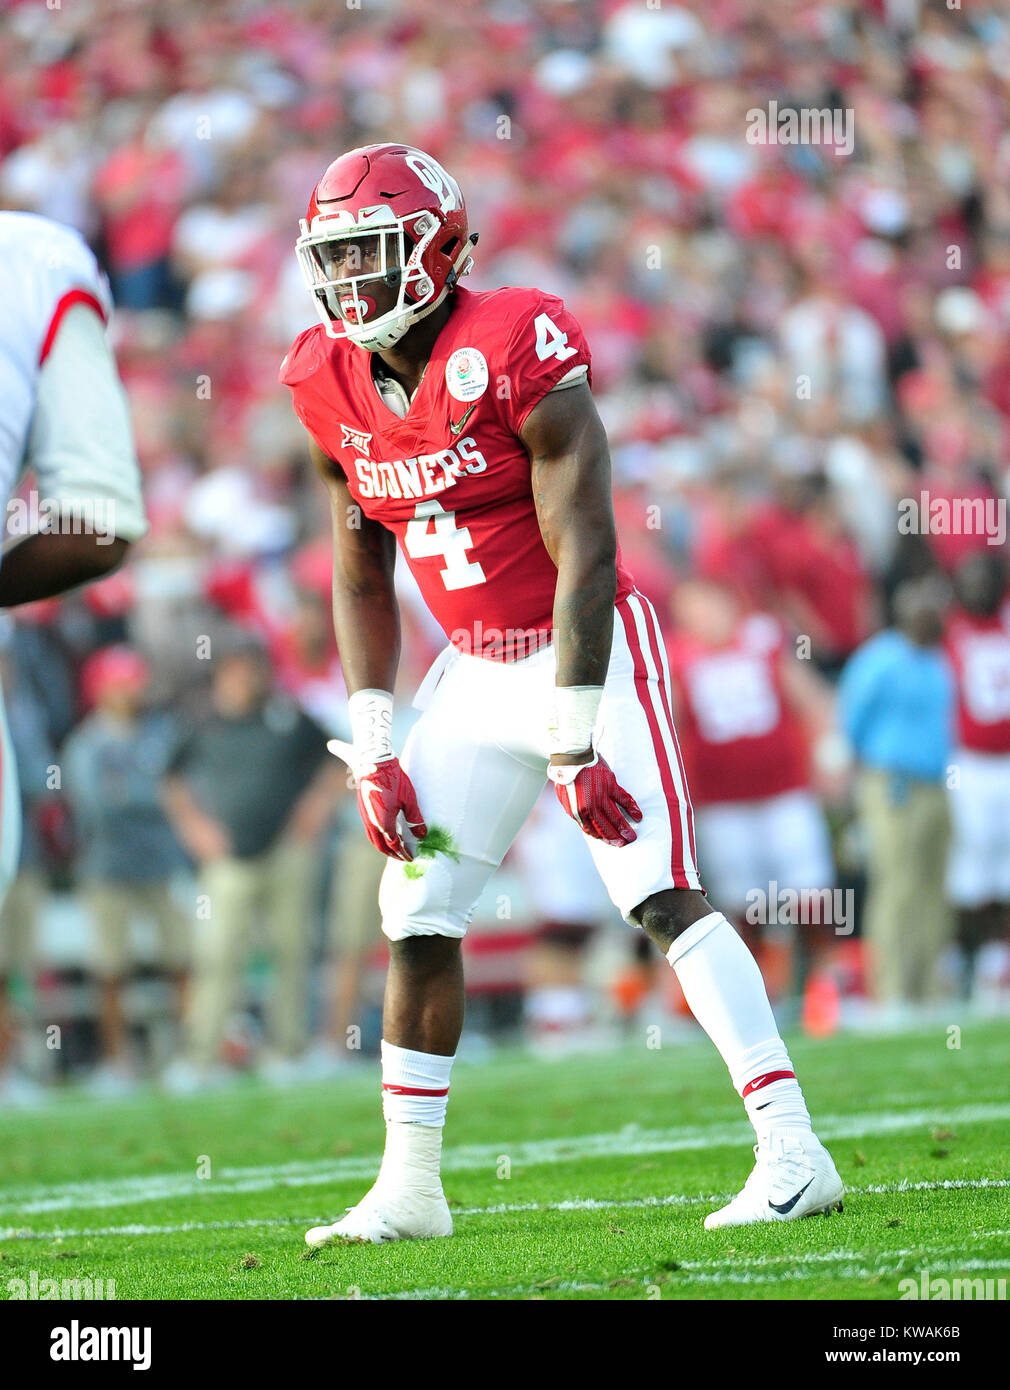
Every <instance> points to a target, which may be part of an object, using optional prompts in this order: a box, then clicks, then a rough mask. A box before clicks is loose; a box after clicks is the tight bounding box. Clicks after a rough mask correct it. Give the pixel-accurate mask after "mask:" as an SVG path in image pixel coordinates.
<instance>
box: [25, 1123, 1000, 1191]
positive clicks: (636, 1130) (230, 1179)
mask: <svg viewBox="0 0 1010 1390" xmlns="http://www.w3.org/2000/svg"><path fill="white" fill-rule="evenodd" d="M1008 1119H1010V1104H1007V1103H1005V1102H988V1103H984V1104H975V1105H962V1106H958V1107H955V1108H944V1107H943V1106H936V1107H934V1108H930V1109H916V1110H894V1111H872V1110H871V1111H867V1112H864V1113H860V1114H854V1115H826V1116H822V1117H821V1119H820V1121H819V1123H818V1133H819V1134H820V1135H821V1136H822V1137H823V1138H824V1139H829V1140H831V1139H854V1138H858V1137H860V1136H862V1135H876V1134H892V1133H898V1132H901V1131H903V1130H914V1129H920V1128H923V1127H926V1126H930V1125H944V1126H949V1125H959V1124H960V1125H967V1124H980V1123H985V1122H987V1121H997V1120H1008ZM753 1137H754V1136H753V1132H752V1130H751V1128H750V1126H749V1125H748V1124H747V1123H746V1121H743V1120H741V1121H739V1122H737V1123H734V1124H716V1125H691V1126H686V1125H673V1126H670V1127H669V1128H666V1129H642V1128H640V1127H639V1126H637V1125H628V1126H626V1127H625V1128H624V1129H620V1130H613V1131H610V1132H608V1133H604V1134H587V1135H573V1136H571V1137H564V1138H557V1139H534V1140H527V1141H520V1142H512V1141H510V1140H507V1139H502V1141H501V1142H500V1143H497V1144H464V1145H457V1146H454V1147H452V1148H448V1149H446V1150H445V1151H444V1152H443V1155H442V1171H443V1172H447V1173H451V1172H472V1171H480V1170H481V1169H484V1170H487V1171H494V1170H495V1168H496V1167H497V1165H498V1163H499V1162H500V1160H501V1158H502V1157H503V1156H507V1157H508V1159H509V1161H510V1163H511V1165H512V1169H513V1171H514V1170H515V1169H516V1168H521V1167H539V1166H552V1165H556V1164H562V1163H575V1162H580V1161H583V1160H586V1159H593V1158H611V1157H619V1158H625V1157H639V1156H644V1155H647V1154H655V1153H678V1152H685V1151H690V1150H698V1149H708V1148H713V1147H730V1146H733V1145H737V1144H747V1143H752V1142H753ZM378 1165H379V1155H378V1154H373V1155H369V1156H367V1157H360V1158H359V1157H352V1156H350V1155H348V1156H347V1157H346V1158H333V1159H322V1160H318V1161H316V1162H305V1163H285V1164H269V1165H266V1166H261V1167H248V1168H221V1169H220V1170H219V1171H218V1172H217V1173H216V1174H215V1175H214V1176H213V1177H212V1178H208V1179H202V1178H198V1177H197V1176H196V1174H195V1173H164V1174H158V1175H153V1176H137V1177H127V1178H112V1179H99V1178H96V1179H91V1180H88V1181H85V1182H70V1183H57V1184H52V1185H45V1186H43V1185H37V1186H31V1187H23V1188H20V1189H13V1188H12V1189H8V1190H7V1191H6V1193H5V1194H4V1195H3V1197H2V1199H0V1214H11V1215H16V1216H18V1217H21V1216H30V1215H36V1214H41V1213H42V1212H48V1211H68V1210H71V1209H75V1208H91V1209H99V1208H107V1207H120V1206H129V1205H131V1204H133V1203H139V1202H155V1201H166V1200H169V1199H176V1198H181V1197H191V1196H196V1195H197V1194H199V1195H201V1196H211V1195H213V1196H220V1195H223V1194H234V1193H246V1192H262V1191H266V1190H269V1189H271V1188H278V1187H285V1188H304V1187H321V1186H329V1185H332V1184H334V1183H339V1182H346V1181H349V1180H352V1179H358V1178H360V1179H362V1180H371V1179H373V1178H374V1177H375V1174H376V1171H377V1169H378Z"/></svg>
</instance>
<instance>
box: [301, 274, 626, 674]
mask: <svg viewBox="0 0 1010 1390" xmlns="http://www.w3.org/2000/svg"><path fill="white" fill-rule="evenodd" d="M580 363H585V365H586V367H587V368H589V369H590V372H591V359H590V354H589V347H588V345H587V343H586V340H585V337H584V335H583V333H582V330H581V328H580V327H579V325H578V323H577V322H576V320H575V319H574V318H573V317H572V315H571V314H570V313H569V312H568V310H567V309H566V308H565V306H564V304H563V303H562V301H561V300H560V299H557V298H556V297H555V296H554V295H549V294H543V293H541V292H540V291H539V290H533V289H515V288H505V289H500V290H489V291H486V292H485V293H473V292H472V291H469V290H465V289H462V288H459V289H457V290H456V291H455V295H454V307H453V311H452V313H451V314H450V316H449V319H448V321H447V322H446V324H445V327H444V328H443V329H442V331H441V333H440V334H439V336H438V338H437V339H436V341H435V345H434V347H433V349H432V353H431V358H430V359H429V362H428V366H427V368H426V369H425V373H424V376H423V377H422V379H421V384H420V386H419V387H418V389H417V391H416V393H415V395H414V398H413V400H412V401H411V403H410V409H409V410H408V412H407V415H406V418H405V419H402V420H401V419H400V418H399V417H398V416H397V415H396V414H395V413H394V412H393V411H392V410H390V408H389V406H388V405H387V404H386V403H385V401H383V399H382V397H381V396H380V395H379V392H378V389H377V387H376V384H375V379H374V377H373V375H372V354H371V353H368V352H365V351H363V350H362V349H361V348H359V347H356V346H355V345H354V344H353V343H351V342H349V341H347V340H346V339H334V338H330V337H329V336H328V334H327V333H326V330H325V328H324V327H323V326H322V324H317V325H316V326H315V327H313V328H309V329H306V331H305V332H304V333H302V334H300V335H299V337H298V338H296V339H295V342H294V344H293V345H292V348H291V351H290V352H289V353H288V355H287V357H286V358H285V359H284V362H283V363H282V364H281V372H280V379H281V381H282V382H284V384H285V385H286V386H288V387H289V388H290V390H291V394H292V397H293V402H294V409H295V413H296V414H297V416H298V418H299V420H301V422H302V424H303V425H304V426H305V428H306V429H307V430H308V432H309V434H310V435H311V436H312V438H313V439H314V440H315V442H316V443H317V444H318V446H319V448H320V449H322V451H323V453H324V454H326V455H327V456H328V457H329V458H331V459H333V460H334V461H335V462H336V463H338V464H339V466H340V467H341V468H342V470H343V472H344V475H345V476H346V478H347V485H348V488H349V489H350V492H351V495H352V497H353V498H354V500H355V502H356V503H358V505H359V506H360V507H361V509H362V511H363V512H364V514H365V515H366V516H367V517H370V518H371V519H373V520H375V521H378V522H379V523H380V524H381V525H383V526H384V527H386V529H387V530H389V531H391V532H392V533H393V534H394V535H395V536H396V539H397V542H398V543H399V546H400V549H401V550H402V552H403V555H404V558H405V559H406V562H407V564H408V565H409V566H410V569H411V571H412V573H413V575H414V578H415V579H416V580H417V584H418V587H419V588H420V590H421V593H422V595H423V597H424V600H425V602H426V603H427V605H428V607H429V609H430V610H431V612H432V614H433V615H434V617H435V618H436V620H437V621H438V622H439V623H440V625H441V626H442V628H443V630H444V631H445V634H446V636H447V637H448V638H449V640H450V641H451V642H452V643H454V644H455V645H456V646H457V647H459V648H460V650H462V651H466V652H471V653H473V654H474V655H479V656H484V657H489V658H491V659H494V660H506V661H507V660H514V659H516V658H520V657H523V656H526V655H529V654H530V652H532V651H535V650H536V649H537V647H538V646H539V645H542V644H543V642H545V641H547V640H549V637H550V632H551V626H552V621H551V620H552V613H553V608H554V590H555V586H556V583H557V569H556V568H555V565H554V562H553V561H552V560H551V557H550V555H549V554H548V553H547V550H546V548H545V546H544V543H543V540H542V538H541V535H540V526H539V524H538V522H537V515H536V509H535V507H534V503H533V492H532V488H531V485H530V460H529V455H528V454H527V453H526V450H525V448H524V447H523V444H522V441H521V440H520V439H519V437H518V433H519V430H520V429H521V428H522V426H523V424H524V423H525V421H526V417H527V416H528V415H529V413H530V411H531V410H532V409H533V407H534V406H535V405H536V404H537V403H538V401H540V400H541V399H542V398H543V397H544V396H545V395H546V394H547V392H548V391H549V390H551V388H552V387H554V386H556V385H557V384H558V382H559V381H560V380H561V378H562V377H563V376H565V375H566V374H567V373H568V372H570V371H571V370H572V368H573V367H576V366H578V365H579V364H580ZM591 380H592V378H591V375H590V381H591ZM617 575H618V595H617V596H618V599H621V598H623V597H625V595H626V594H628V593H629V592H630V591H631V589H632V587H633V584H632V580H631V578H630V576H629V575H628V574H627V573H626V572H625V570H624V568H623V566H622V565H621V562H620V556H618V569H617Z"/></svg>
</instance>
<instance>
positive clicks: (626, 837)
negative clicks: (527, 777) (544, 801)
mask: <svg viewBox="0 0 1010 1390" xmlns="http://www.w3.org/2000/svg"><path fill="white" fill-rule="evenodd" d="M547 775H548V777H549V778H550V779H551V781H552V782H553V783H554V790H555V791H556V792H557V795H558V800H559V801H560V802H561V804H562V806H563V807H564V808H565V810H566V811H567V812H568V814H569V815H570V816H571V818H572V820H573V821H575V823H576V825H581V826H582V829H583V830H584V831H585V832H586V834H587V835H591V836H592V837H593V839H594V840H603V841H604V842H605V843H606V844H608V845H614V846H616V847H617V848H620V846H621V845H630V844H631V842H632V840H636V839H637V838H638V837H637V835H636V834H635V832H634V830H632V828H631V826H630V825H629V824H628V821H627V820H626V819H625V817H630V818H631V819H632V820H636V821H638V820H641V819H642V813H641V811H640V810H639V809H638V802H637V801H636V800H635V798H634V797H633V796H631V795H630V794H629V793H628V792H626V791H625V790H624V788H623V787H622V786H620V785H619V783H618V781H617V778H616V777H615V776H614V774H613V772H612V771H611V769H610V766H609V764H608V763H606V762H605V761H604V760H603V758H601V757H600V755H599V753H597V752H596V751H595V750H594V751H593V761H592V762H591V763H570V764H563V765H561V766H557V765H555V764H554V763H552V764H551V766H550V767H549V768H548V769H547Z"/></svg>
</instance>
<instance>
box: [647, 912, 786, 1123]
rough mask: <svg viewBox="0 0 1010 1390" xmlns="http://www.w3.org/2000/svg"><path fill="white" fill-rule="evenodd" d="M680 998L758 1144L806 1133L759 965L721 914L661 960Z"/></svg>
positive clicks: (684, 936)
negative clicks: (721, 1065)
mask: <svg viewBox="0 0 1010 1390" xmlns="http://www.w3.org/2000/svg"><path fill="white" fill-rule="evenodd" d="M666 958H667V960H668V961H669V962H670V964H671V965H672V966H673V968H674V970H675V971H676V972H677V979H678V980H679V981H680V987H681V989H682V990H683V991H684V998H685V999H686V1000H687V1003H688V1006H689V1008H690V1010H691V1012H692V1013H693V1014H694V1016H695V1018H696V1019H697V1020H698V1022H699V1023H700V1024H701V1026H702V1028H704V1030H705V1032H706V1033H707V1034H708V1036H709V1037H710V1038H711V1039H712V1042H713V1043H714V1044H715V1046H716V1047H717V1048H718V1050H719V1053H720V1055H721V1057H722V1059H723V1061H724V1062H725V1063H726V1065H727V1067H728V1068H729V1074H730V1076H731V1078H732V1080H733V1085H734V1086H735V1087H736V1089H737V1091H738V1092H739V1093H740V1095H741V1096H742V1097H743V1102H744V1106H745V1107H746V1110H747V1117H748V1119H749V1120H750V1122H751V1124H752V1125H753V1126H754V1130H755V1133H756V1134H757V1138H758V1143H759V1144H761V1145H766V1144H767V1143H768V1140H769V1139H770V1138H771V1135H772V1133H773V1132H774V1133H781V1134H785V1133H789V1134H803V1133H809V1131H810V1115H809V1113H808V1111H807V1107H806V1103H805V1101H804V1099H803V1092H802V1091H801V1090H800V1086H799V1082H798V1081H797V1080H796V1076H795V1073H794V1072H793V1064H792V1062H790V1060H789V1053H788V1052H787V1051H786V1047H785V1043H784V1042H783V1041H782V1039H781V1038H780V1037H779V1030H778V1027H777V1025H776V1023H775V1015H774V1014H773V1013H772V1008H771V1005H770V1004H769V1002H768V994H767V992H766V990H765V986H764V980H763V979H762V978H761V971H760V970H759V969H758V967H757V962H756V961H755V959H754V957H753V956H752V955H751V953H750V951H748V949H747V947H746V946H745V945H744V943H743V940H742V939H741V937H740V935H739V933H738V932H737V931H736V930H735V929H734V928H733V927H732V926H731V925H730V923H729V922H728V921H727V920H726V918H725V917H724V916H723V915H722V913H721V912H711V913H709V915H708V916H707V917H703V918H702V919H701V921H699V922H694V923H693V924H692V925H691V926H690V927H688V929H687V931H685V932H681V934H680V936H678V937H677V939H676V941H675V942H674V943H673V945H672V946H671V947H670V949H669V951H668V952H667V955H666Z"/></svg>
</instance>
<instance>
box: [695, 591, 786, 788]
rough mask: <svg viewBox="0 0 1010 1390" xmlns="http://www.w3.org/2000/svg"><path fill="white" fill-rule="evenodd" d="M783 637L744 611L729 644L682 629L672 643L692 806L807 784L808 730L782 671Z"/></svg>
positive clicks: (761, 617)
mask: <svg viewBox="0 0 1010 1390" xmlns="http://www.w3.org/2000/svg"><path fill="white" fill-rule="evenodd" d="M783 643H784V633H783V631H782V627H781V625H780V624H779V623H778V622H776V620H775V619H774V618H772V617H769V616H768V615H767V614H763V613H757V614H753V615H752V616H750V617H747V618H744V619H743V621H742V622H741V624H740V626H739V627H738V628H737V631H736V633H735V634H734V637H733V639H732V641H731V642H729V643H728V644H727V645H726V646H721V647H711V646H706V645H705V644H704V643H701V642H699V641H697V639H695V638H693V637H690V636H687V635H683V634H681V635H678V636H675V637H674V639H673V641H672V642H671V643H670V667H671V670H672V673H673V679H674V681H675V683H676V685H677V687H678V690H679V694H680V700H681V705H682V709H681V710H680V712H679V714H678V717H677V732H678V734H679V737H680V746H681V750H682V752H683V755H684V766H685V769H686V771H687V777H688V782H689V784H690V787H691V800H692V801H693V802H694V804H695V806H704V805H709V804H712V803H715V802H725V801H763V800H765V799H766V798H767V797H770V796H779V795H781V794H782V793H783V792H788V791H795V790H796V789H797V788H800V787H806V786H809V776H808V770H807V746H806V737H805V734H804V731H803V727H802V724H801V722H800V720H799V718H798V716H797V715H796V714H795V713H794V712H793V711H792V710H791V709H790V708H789V705H788V704H787V702H786V698H785V692H784V690H783V688H782V679H781V675H780V673H779V662H780V660H781V657H782V652H783Z"/></svg>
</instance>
